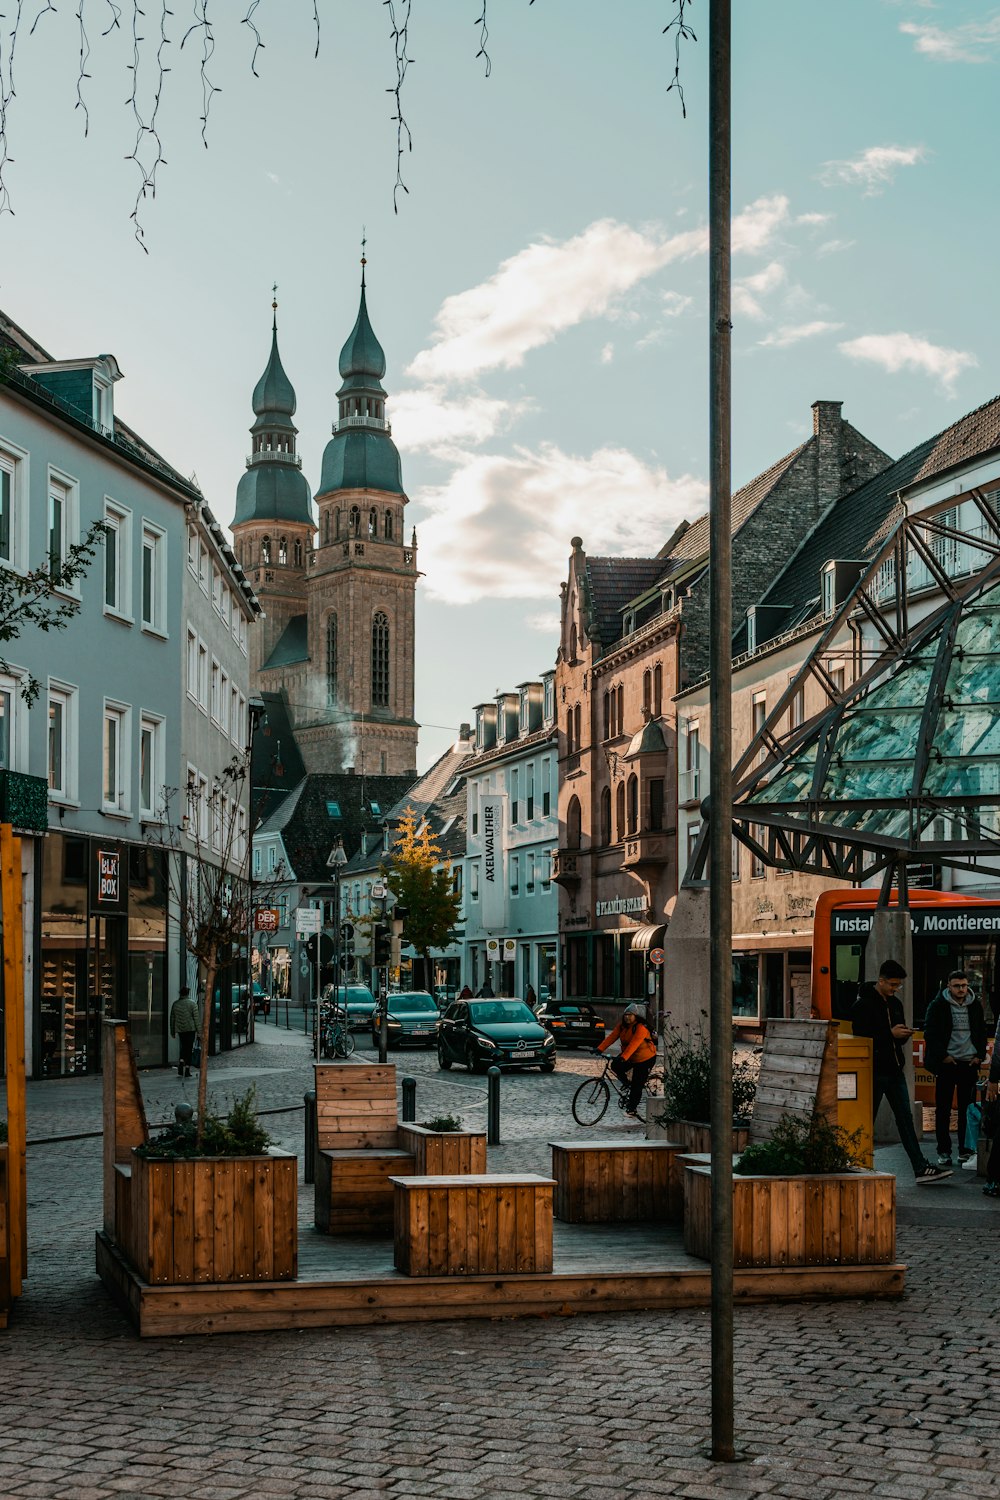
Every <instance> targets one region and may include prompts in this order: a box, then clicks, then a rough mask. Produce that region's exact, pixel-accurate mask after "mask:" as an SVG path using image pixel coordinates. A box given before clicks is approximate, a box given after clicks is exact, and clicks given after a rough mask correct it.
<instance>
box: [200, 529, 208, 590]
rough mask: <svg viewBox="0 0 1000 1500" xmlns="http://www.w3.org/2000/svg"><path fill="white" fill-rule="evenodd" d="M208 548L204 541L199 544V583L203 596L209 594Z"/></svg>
mask: <svg viewBox="0 0 1000 1500" xmlns="http://www.w3.org/2000/svg"><path fill="white" fill-rule="evenodd" d="M208 571H209V570H208V548H207V546H206V545H205V543H204V542H203V541H200V540H199V542H198V583H199V586H200V588H201V591H202V593H203V594H206V595H207V593H208Z"/></svg>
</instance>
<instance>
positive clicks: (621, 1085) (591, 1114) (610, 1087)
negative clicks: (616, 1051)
mask: <svg viewBox="0 0 1000 1500" xmlns="http://www.w3.org/2000/svg"><path fill="white" fill-rule="evenodd" d="M611 1063H612V1059H611V1058H610V1057H608V1058H606V1059H605V1062H604V1072H603V1073H598V1075H597V1077H596V1078H585V1079H584V1080H583V1082H582V1083H581V1085H580V1087H579V1088H578V1089H577V1091H576V1093H575V1094H574V1095H573V1104H572V1109H573V1118H574V1120H575V1121H576V1123H577V1124H578V1125H597V1124H598V1123H599V1122H600V1121H601V1120H603V1119H604V1116H605V1114H606V1113H607V1108H608V1105H609V1104H610V1103H611V1095H612V1093H614V1094H615V1095H616V1097H617V1099H618V1108H619V1109H621V1110H624V1109H625V1108H626V1107H627V1105H628V1096H629V1087H630V1085H629V1083H628V1081H627V1080H626V1081H625V1082H622V1080H621V1079H620V1078H619V1077H618V1075H617V1073H613V1072H612V1071H611ZM662 1081H663V1074H662V1073H660V1072H657V1070H656V1069H654V1070H653V1072H651V1073H650V1075H649V1077H648V1078H647V1079H646V1082H645V1083H644V1085H643V1097H644V1099H646V1098H648V1097H649V1094H650V1085H651V1084H654V1083H661V1082H662ZM636 1118H637V1119H638V1120H639V1121H640V1122H642V1123H644V1122H645V1114H644V1112H643V1108H642V1105H640V1107H639V1110H638V1111H637V1113H636Z"/></svg>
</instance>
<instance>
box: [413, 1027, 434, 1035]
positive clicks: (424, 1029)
mask: <svg viewBox="0 0 1000 1500" xmlns="http://www.w3.org/2000/svg"><path fill="white" fill-rule="evenodd" d="M410 1035H411V1036H429V1035H430V1033H429V1032H428V1030H427V1027H426V1026H414V1028H413V1030H412V1031H411V1033H410Z"/></svg>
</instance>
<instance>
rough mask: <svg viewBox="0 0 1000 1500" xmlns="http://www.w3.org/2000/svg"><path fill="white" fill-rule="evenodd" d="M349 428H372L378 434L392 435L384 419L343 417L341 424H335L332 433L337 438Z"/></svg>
mask: <svg viewBox="0 0 1000 1500" xmlns="http://www.w3.org/2000/svg"><path fill="white" fill-rule="evenodd" d="M348 427H372V428H374V430H375V431H376V432H384V433H386V434H391V432H392V428H391V427H390V426H389V423H388V422H387V421H386V420H385V418H384V417H366V416H364V415H362V416H360V417H341V419H340V421H339V422H334V423H333V425H332V427H331V428H330V431H331V432H332V433H333V434H334V435H335V436H336V434H337V433H338V432H344V431H345V430H346V429H347V428H348Z"/></svg>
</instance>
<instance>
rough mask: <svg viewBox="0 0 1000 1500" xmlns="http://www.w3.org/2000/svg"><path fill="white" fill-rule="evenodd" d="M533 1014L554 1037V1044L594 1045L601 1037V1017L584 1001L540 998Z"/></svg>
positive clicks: (602, 1030) (559, 1045)
mask: <svg viewBox="0 0 1000 1500" xmlns="http://www.w3.org/2000/svg"><path fill="white" fill-rule="evenodd" d="M535 1015H536V1016H537V1018H538V1020H539V1021H541V1023H542V1025H543V1026H544V1027H545V1030H546V1031H548V1032H551V1034H552V1035H553V1036H554V1037H555V1039H556V1046H557V1047H596V1046H597V1045H598V1043H599V1042H603V1041H604V1034H605V1026H604V1021H603V1019H602V1017H601V1016H599V1015H598V1014H597V1011H596V1010H595V1009H594V1007H593V1006H592V1005H587V1004H586V1003H585V1002H584V1001H576V1002H570V1001H568V1000H543V1001H542V1003H541V1005H538V1006H536V1007H535Z"/></svg>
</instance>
